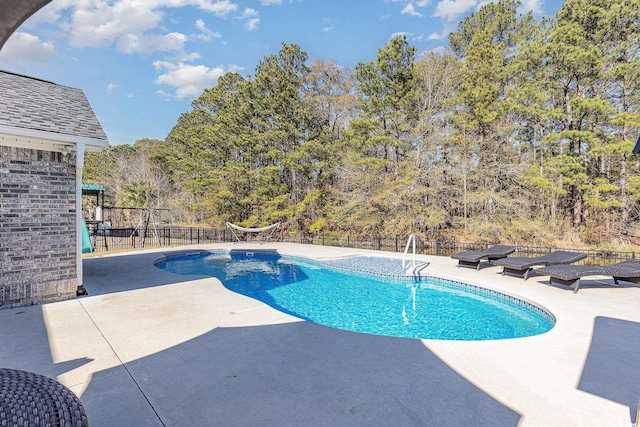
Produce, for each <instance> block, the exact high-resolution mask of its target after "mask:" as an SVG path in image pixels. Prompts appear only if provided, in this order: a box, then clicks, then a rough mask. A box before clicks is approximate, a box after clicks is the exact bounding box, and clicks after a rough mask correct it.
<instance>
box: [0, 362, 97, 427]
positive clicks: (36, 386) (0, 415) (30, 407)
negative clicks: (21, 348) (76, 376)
mask: <svg viewBox="0 0 640 427" xmlns="http://www.w3.org/2000/svg"><path fill="white" fill-rule="evenodd" d="M88 425H89V423H88V421H87V415H86V413H85V410H84V407H83V406H82V403H80V400H79V399H78V397H77V396H76V395H75V394H74V393H73V392H72V391H71V390H69V389H68V388H67V387H65V386H64V385H62V384H60V383H59V382H58V381H56V380H53V379H51V378H49V377H45V376H43V375H39V374H34V373H33V372H26V371H19V370H16V369H5V368H0V426H43V427H44V426H64V427H86V426H88Z"/></svg>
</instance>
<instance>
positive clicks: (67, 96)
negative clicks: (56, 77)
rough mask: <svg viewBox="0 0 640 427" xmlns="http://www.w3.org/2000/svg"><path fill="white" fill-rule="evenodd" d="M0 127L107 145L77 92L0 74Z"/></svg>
mask: <svg viewBox="0 0 640 427" xmlns="http://www.w3.org/2000/svg"><path fill="white" fill-rule="evenodd" d="M0 125H4V126H10V127H17V128H23V129H30V130H38V131H44V132H53V133H58V134H61V135H72V136H76V137H82V138H92V139H98V140H104V141H107V135H106V134H105V133H104V130H103V129H102V126H100V122H98V118H97V117H96V115H95V113H94V112H93V110H92V109H91V105H89V101H88V100H87V97H86V96H85V95H84V92H82V91H81V90H80V89H74V88H72V87H68V86H62V85H58V84H55V83H51V82H47V81H44V80H39V79H35V78H32V77H26V76H21V75H19V74H13V73H8V72H5V71H0Z"/></svg>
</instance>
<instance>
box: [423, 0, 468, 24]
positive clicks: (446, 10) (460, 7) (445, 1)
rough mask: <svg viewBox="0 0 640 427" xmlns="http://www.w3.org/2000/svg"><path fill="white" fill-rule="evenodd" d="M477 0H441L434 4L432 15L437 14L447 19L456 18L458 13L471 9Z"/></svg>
mask: <svg viewBox="0 0 640 427" xmlns="http://www.w3.org/2000/svg"><path fill="white" fill-rule="evenodd" d="M477 3H478V2H477V0H441V1H440V2H439V3H438V4H437V5H436V13H434V15H433V16H439V17H441V18H444V19H446V20H448V21H453V20H456V19H457V18H458V17H459V16H460V15H462V14H464V13H465V12H468V11H469V10H471V9H473V8H474V7H475V6H476V4H477Z"/></svg>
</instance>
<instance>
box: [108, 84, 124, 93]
mask: <svg viewBox="0 0 640 427" xmlns="http://www.w3.org/2000/svg"><path fill="white" fill-rule="evenodd" d="M121 87H122V86H121V85H117V84H115V83H109V84H108V85H107V93H113V91H114V90H115V89H118V88H121Z"/></svg>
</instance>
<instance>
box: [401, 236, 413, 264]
mask: <svg viewBox="0 0 640 427" xmlns="http://www.w3.org/2000/svg"><path fill="white" fill-rule="evenodd" d="M411 242H413V259H412V261H411V264H410V265H411V267H413V269H414V270H415V268H416V235H415V234H411V235H410V236H409V238H408V239H407V245H406V246H405V247H404V254H402V269H403V270H406V269H407V267H409V265H407V266H406V267H405V264H406V260H407V252H409V245H410V244H411Z"/></svg>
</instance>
